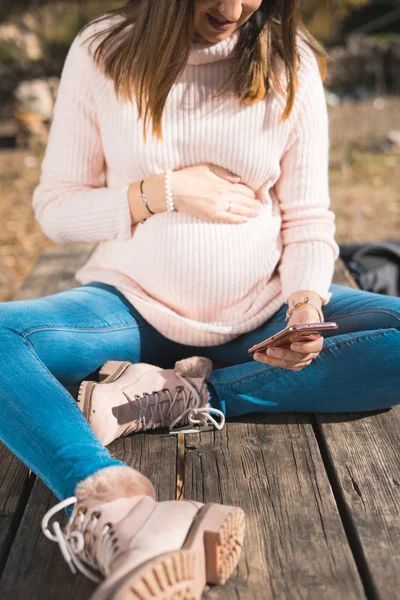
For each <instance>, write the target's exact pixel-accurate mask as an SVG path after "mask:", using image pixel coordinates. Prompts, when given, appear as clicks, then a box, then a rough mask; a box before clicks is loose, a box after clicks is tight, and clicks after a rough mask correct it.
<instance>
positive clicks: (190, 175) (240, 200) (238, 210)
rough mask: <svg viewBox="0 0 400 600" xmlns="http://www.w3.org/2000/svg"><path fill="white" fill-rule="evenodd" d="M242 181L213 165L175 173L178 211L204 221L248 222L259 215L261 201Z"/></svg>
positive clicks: (174, 187)
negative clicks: (230, 204)
mask: <svg viewBox="0 0 400 600" xmlns="http://www.w3.org/2000/svg"><path fill="white" fill-rule="evenodd" d="M239 182H240V177H239V176H236V175H233V174H232V173H231V172H230V171H228V169H225V168H224V167H218V166H216V165H213V164H211V163H203V164H200V165H195V166H191V167H185V168H184V169H180V170H178V171H173V172H172V194H173V197H174V204H175V208H176V209H177V210H178V211H180V212H184V213H186V214H188V215H191V216H193V217H197V218H199V219H204V220H205V221H217V222H219V223H232V224H234V223H245V222H246V221H248V219H249V218H254V217H257V216H258V215H259V214H260V210H261V202H260V200H258V199H256V194H255V192H254V190H252V189H251V188H249V187H248V186H247V185H245V184H242V183H239ZM229 202H231V203H232V206H231V209H230V210H229V211H228V212H226V211H227V209H228V208H229Z"/></svg>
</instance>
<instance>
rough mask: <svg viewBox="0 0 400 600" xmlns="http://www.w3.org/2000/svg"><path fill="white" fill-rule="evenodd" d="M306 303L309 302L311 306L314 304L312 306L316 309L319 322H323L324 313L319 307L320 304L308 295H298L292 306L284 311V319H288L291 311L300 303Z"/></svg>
mask: <svg viewBox="0 0 400 600" xmlns="http://www.w3.org/2000/svg"><path fill="white" fill-rule="evenodd" d="M306 304H311V306H314V308H316V309H317V311H318V314H319V320H320V322H321V323H323V322H324V314H323V312H322V310H321V308H320V306H319V305H318V304H317V303H316V302H315V301H314V299H313V298H310V297H309V296H299V298H297V300H296V302H295V303H294V304H293V306H292V308H288V309H287V311H286V320H287V321H289V319H290V317H291V316H292V313H293V311H294V310H295V309H296V308H298V307H299V306H301V305H306Z"/></svg>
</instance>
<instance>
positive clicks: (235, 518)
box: [107, 503, 245, 600]
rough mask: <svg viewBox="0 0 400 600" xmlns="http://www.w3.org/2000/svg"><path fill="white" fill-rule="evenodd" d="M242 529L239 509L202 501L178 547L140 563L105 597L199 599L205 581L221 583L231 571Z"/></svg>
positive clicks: (119, 599) (123, 599)
mask: <svg viewBox="0 0 400 600" xmlns="http://www.w3.org/2000/svg"><path fill="white" fill-rule="evenodd" d="M244 532H245V514H244V511H243V510H242V509H241V508H239V507H235V506H223V505H220V504H214V503H209V504H206V505H205V506H203V507H202V508H201V509H200V510H199V512H198V513H197V515H196V517H195V520H194V521H193V524H192V525H191V527H190V530H189V532H188V535H187V536H186V539H185V542H184V544H183V545H182V548H181V549H180V550H177V551H175V552H169V553H166V554H162V555H160V556H157V557H155V558H152V559H150V560H148V561H146V562H145V563H143V564H141V565H140V567H137V568H136V569H135V570H133V571H131V573H129V575H127V576H126V577H125V578H124V582H123V584H122V586H120V587H119V589H118V590H117V591H116V593H115V594H114V595H113V596H112V597H109V598H108V599H107V600H175V599H177V598H179V599H180V600H200V599H201V596H202V593H203V589H204V586H205V585H206V583H208V584H213V585H222V584H224V583H225V582H226V581H227V579H228V578H229V577H230V576H231V574H232V573H233V571H234V570H235V568H236V566H237V564H238V562H239V558H240V554H241V550H242V546H243V539H244Z"/></svg>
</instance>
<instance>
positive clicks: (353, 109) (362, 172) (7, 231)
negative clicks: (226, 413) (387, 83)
mask: <svg viewBox="0 0 400 600" xmlns="http://www.w3.org/2000/svg"><path fill="white" fill-rule="evenodd" d="M329 111H330V138H331V139H330V191H331V208H332V210H333V212H334V213H335V215H336V241H337V242H338V243H339V244H341V243H351V242H360V241H368V240H391V239H400V168H399V167H400V148H399V147H397V150H394V151H393V150H391V151H385V150H382V149H376V148H375V149H371V146H372V145H373V144H376V143H377V142H381V141H382V140H383V139H384V138H385V136H386V135H387V134H388V132H389V131H391V130H398V131H399V132H400V98H389V97H387V98H384V99H383V102H380V103H376V102H375V105H374V103H373V102H372V101H370V100H368V101H366V100H364V101H360V102H358V103H356V104H344V105H338V106H335V107H332V108H330V109H329ZM35 154H36V155H35ZM41 159H42V153H40V152H36V153H34V152H32V151H30V150H21V149H10V150H7V149H0V190H1V194H0V301H2V302H3V301H8V300H11V299H12V298H13V296H14V295H15V293H16V292H17V290H18V288H19V287H20V286H21V284H22V282H23V280H24V278H25V277H26V276H27V275H28V274H29V272H30V271H31V270H32V268H33V267H34V265H35V263H36V261H37V259H38V257H39V255H40V254H41V253H42V252H43V250H44V249H45V248H46V247H47V246H56V245H57V244H56V243H55V242H52V241H51V240H49V239H48V238H47V237H46V236H45V235H44V233H43V232H42V230H41V227H40V225H39V224H38V223H37V222H36V221H35V218H34V215H33V210H32V206H31V202H32V193H33V190H34V188H35V186H36V185H37V184H38V182H39V176H40V164H41Z"/></svg>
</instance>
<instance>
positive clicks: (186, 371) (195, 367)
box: [174, 356, 213, 379]
mask: <svg viewBox="0 0 400 600" xmlns="http://www.w3.org/2000/svg"><path fill="white" fill-rule="evenodd" d="M212 368H213V364H212V360H210V359H209V358H207V357H206V356H189V357H188V358H183V359H182V360H177V361H176V363H175V368H174V370H175V371H176V372H177V373H179V375H182V376H183V377H192V378H193V379H195V378H200V377H202V378H204V379H207V377H208V376H209V374H210V373H211V371H212Z"/></svg>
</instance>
